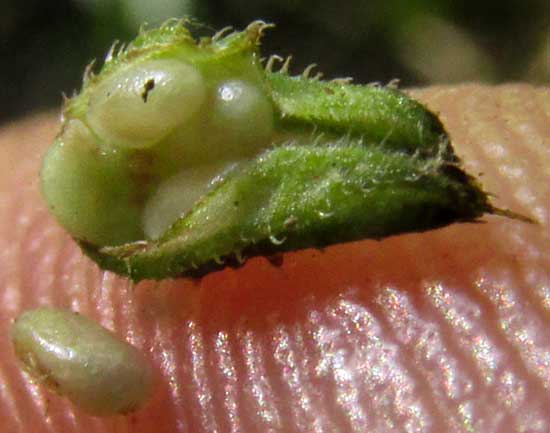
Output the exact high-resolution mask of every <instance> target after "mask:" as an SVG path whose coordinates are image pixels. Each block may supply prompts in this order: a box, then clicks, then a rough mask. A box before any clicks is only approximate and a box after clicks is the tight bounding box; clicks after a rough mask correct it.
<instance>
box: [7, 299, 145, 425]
mask: <svg viewBox="0 0 550 433" xmlns="http://www.w3.org/2000/svg"><path fill="white" fill-rule="evenodd" d="M11 338H12V342H13V346H14V349H15V353H16V355H17V357H18V358H19V360H20V361H21V363H22V365H23V368H24V369H25V370H26V371H27V372H28V373H29V374H30V375H31V377H32V378H34V379H35V380H36V381H37V382H39V383H42V384H44V385H46V386H47V387H48V388H50V389H51V390H53V391H54V392H57V393H58V394H60V395H63V396H66V397H67V398H68V399H69V400H70V401H72V402H73V403H74V404H75V405H77V406H79V407H81V408H82V409H84V410H85V411H86V412H88V413H90V414H92V415H117V414H126V413H129V412H132V411H134V410H136V409H138V408H140V407H141V406H143V405H144V404H145V402H146V401H147V400H148V399H149V397H150V396H151V392H152V388H153V386H152V385H153V374H152V370H151V367H150V365H149V364H148V362H147V361H146V359H145V357H144V356H143V354H142V353H141V352H139V351H138V350H137V349H136V348H134V347H133V346H131V345H129V344H128V343H126V342H125V341H122V340H120V339H119V338H118V337H116V336H115V335H114V334H113V333H111V332H110V331H108V330H107V329H105V328H103V327H101V326H99V325H98V324H96V323H95V322H93V321H91V320H89V319H87V318H85V317H83V316H81V315H79V314H78V313H73V312H71V311H66V310H59V309H51V308H39V309H36V310H32V311H28V312H26V313H24V314H22V315H21V316H20V317H19V318H18V319H17V320H16V321H15V322H14V324H13V326H12V329H11Z"/></svg>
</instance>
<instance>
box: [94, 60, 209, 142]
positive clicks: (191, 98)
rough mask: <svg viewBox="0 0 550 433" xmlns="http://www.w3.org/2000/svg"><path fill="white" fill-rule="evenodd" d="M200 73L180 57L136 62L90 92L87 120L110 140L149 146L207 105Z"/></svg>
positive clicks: (97, 132)
mask: <svg viewBox="0 0 550 433" xmlns="http://www.w3.org/2000/svg"><path fill="white" fill-rule="evenodd" d="M204 94H205V86H204V82H203V78H202V76H201V74H200V72H199V71H198V70H197V69H196V68H195V67H193V66H191V65H189V64H188V63H185V62H181V61H177V60H149V61H145V62H143V63H138V64H134V65H131V66H130V67H128V68H127V69H125V70H123V71H120V72H119V73H117V74H113V75H111V76H110V77H108V78H106V79H105V81H102V82H101V83H100V84H99V85H98V86H97V87H96V88H95V89H94V91H93V92H91V96H90V106H89V109H88V113H87V120H88V122H89V125H90V127H91V128H92V130H93V131H94V132H95V133H96V134H98V135H99V137H100V138H101V139H103V140H104V141H105V142H106V143H108V144H110V145H112V146H119V147H123V148H134V149H135V148H145V147H150V146H152V145H154V144H155V143H157V142H158V141H160V140H161V139H162V138H163V137H164V136H166V135H167V134H168V133H170V132H171V131H173V130H174V129H175V128H176V127H177V126H182V125H184V124H185V121H186V120H187V119H189V118H190V117H191V116H192V115H193V114H194V113H196V112H197V111H198V110H199V108H200V107H201V105H202V103H203V100H204Z"/></svg>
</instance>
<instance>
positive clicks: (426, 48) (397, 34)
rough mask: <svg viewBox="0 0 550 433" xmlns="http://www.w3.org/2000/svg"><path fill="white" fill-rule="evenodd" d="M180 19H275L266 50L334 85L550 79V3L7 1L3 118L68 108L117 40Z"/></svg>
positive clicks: (1, 55) (216, 24) (1, 60)
mask: <svg viewBox="0 0 550 433" xmlns="http://www.w3.org/2000/svg"><path fill="white" fill-rule="evenodd" d="M172 16H192V17H194V18H196V19H197V20H199V21H201V22H203V23H205V24H207V26H205V27H203V28H202V29H199V30H198V31H199V33H200V32H203V33H208V32H211V31H213V30H215V29H220V28H222V27H225V26H227V25H232V26H234V27H236V28H238V29H241V28H243V27H245V26H246V25H247V24H248V23H249V22H250V21H252V20H254V19H258V18H261V19H264V20H265V21H270V22H274V23H276V24H277V28H276V29H274V30H271V31H270V32H269V34H268V36H267V37H266V38H265V44H264V48H263V50H264V52H265V53H266V54H274V53H277V54H280V55H282V56H286V55H289V54H292V55H293V59H294V60H293V63H292V67H291V72H293V73H299V72H301V71H302V70H303V69H304V67H306V66H307V65H308V64H310V63H317V64H318V65H319V70H320V71H322V72H323V73H324V75H325V76H326V77H327V78H333V77H344V76H352V77H353V78H354V79H355V81H356V82H360V83H364V82H373V81H379V82H382V83H385V82H388V81H390V80H391V79H393V78H399V79H400V80H401V83H402V85H404V86H418V85H426V84H434V83H452V82H466V81H482V82H489V83H500V82H507V81H525V82H531V83H536V84H546V85H549V84H550V1H548V0H523V1H522V0H500V1H493V0H488V1H484V0H478V1H475V2H474V1H451V0H447V1H445V0H370V1H369V0H341V1H323V0H316V1H313V0H248V1H247V0H56V1H43V0H2V13H0V41H1V44H0V85H1V89H2V90H1V93H0V94H1V95H2V102H3V103H2V104H1V105H0V122H1V123H3V122H5V121H6V120H9V119H13V118H16V117H19V116H22V115H24V114H27V113H30V112H33V111H39V110H43V109H45V108H51V107H57V106H59V105H60V103H61V93H62V92H64V93H66V94H71V93H72V92H73V91H74V90H75V89H78V88H79V87H80V79H81V76H82V71H83V69H84V67H85V66H86V64H87V63H88V62H89V61H90V60H91V59H93V58H97V59H98V60H100V59H101V58H102V57H103V55H104V53H105V52H106V51H107V49H108V48H109V47H110V45H111V43H112V41H113V40H115V39H118V40H121V41H128V40H130V39H132V37H133V36H134V35H135V33H136V32H137V30H138V29H139V27H140V24H141V23H143V22H148V23H149V24H150V25H156V24H158V23H161V22H162V21H164V19H166V18H168V17H172Z"/></svg>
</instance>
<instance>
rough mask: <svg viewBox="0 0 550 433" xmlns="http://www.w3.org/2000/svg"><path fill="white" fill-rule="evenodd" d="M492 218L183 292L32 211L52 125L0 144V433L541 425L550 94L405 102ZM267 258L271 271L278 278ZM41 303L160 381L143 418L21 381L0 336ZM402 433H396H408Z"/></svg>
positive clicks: (288, 259) (492, 90)
mask: <svg viewBox="0 0 550 433" xmlns="http://www.w3.org/2000/svg"><path fill="white" fill-rule="evenodd" d="M414 94H415V96H417V97H419V98H420V99H421V100H423V101H424V102H426V103H427V104H428V106H429V107H430V108H431V109H432V110H434V111H435V112H438V113H439V114H440V116H441V119H442V121H443V123H444V124H445V126H446V127H447V129H448V130H449V133H450V135H451V137H452V139H453V143H454V146H455V148H456V150H457V153H458V154H459V156H460V157H462V159H463V160H464V163H465V166H466V168H467V169H468V170H469V171H470V172H472V173H479V172H481V173H483V175H482V176H481V181H482V183H483V185H484V187H485V188H486V189H487V190H489V191H491V192H493V193H494V194H495V205H497V206H499V207H504V208H511V209H514V210H516V211H518V212H521V213H523V214H525V215H527V216H530V217H533V218H536V219H537V220H538V221H539V224H537V225H532V224H525V223H522V222H518V221H514V220H510V219H506V218H502V217H497V216H488V217H486V218H484V221H485V223H483V224H454V225H452V226H449V227H446V228H443V229H439V230H434V231H430V232H426V233H420V234H408V235H402V236H395V237H390V238H387V239H385V240H383V241H372V240H371V241H362V242H355V243H349V244H344V245H336V246H333V247H329V248H326V249H325V250H324V251H322V252H321V251H313V250H307V251H302V252H296V253H287V254H285V256H284V260H283V263H282V264H280V262H279V261H277V260H276V258H272V260H271V262H270V261H269V260H267V259H265V258H255V259H252V260H251V261H249V262H248V263H247V264H246V265H245V266H244V267H243V268H241V269H239V270H231V269H228V270H225V271H222V272H216V273H212V274H210V275H208V276H207V277H205V278H203V279H202V280H200V281H198V280H197V281H193V280H188V279H178V280H171V281H163V282H150V281H145V282H142V283H140V284H138V285H135V286H132V285H131V284H130V283H129V282H128V281H126V280H124V279H121V278H119V277H116V276H114V275H113V274H110V273H103V272H101V271H100V270H99V269H98V268H97V266H96V265H95V264H93V263H92V262H91V261H90V260H89V259H87V258H85V257H84V256H83V255H82V253H81V252H80V251H79V249H78V247H77V246H76V244H75V243H74V241H72V240H71V239H70V238H69V236H68V235H67V234H66V233H65V232H64V230H62V229H61V228H60V227H59V226H58V224H57V223H56V222H55V221H54V220H53V218H52V217H51V216H49V214H48V212H47V210H46V207H45V205H44V204H43V202H42V199H41V198H40V193H39V183H38V177H37V173H38V170H39V165H40V158H41V155H42V153H43V152H44V150H45V148H46V146H47V145H48V144H49V143H50V142H51V139H52V138H53V136H54V134H55V132H56V129H57V123H56V120H55V119H54V118H53V117H52V116H39V117H35V118H32V119H27V120H22V121H21V122H18V123H15V124H12V125H6V126H5V127H4V128H3V129H2V131H1V132H0V167H1V168H2V170H0V194H1V197H2V201H1V202H0V251H2V257H3V261H2V267H0V287H2V302H0V314H1V315H2V318H1V320H0V327H1V329H0V336H1V337H0V338H3V339H4V344H3V345H1V346H0V347H1V349H0V350H1V354H0V360H1V361H0V373H1V375H2V376H1V377H2V383H3V387H2V388H1V392H0V399H1V401H2V404H1V405H0V416H1V417H2V419H3V423H4V424H3V425H5V426H6V429H7V431H21V432H31V431H64V432H113V431H117V432H118V431H120V432H145V433H146V432H157V433H159V432H190V431H193V432H211V431H219V432H231V431H246V432H266V431H273V432H297V431H299V432H302V431H304V432H306V431H322V432H328V431H338V430H339V431H352V432H353V431H358V432H361V431H367V430H368V431H373V432H386V431H387V432H389V431H422V432H440V431H447V432H467V431H474V432H508V431H522V429H524V431H535V432H536V431H540V432H543V431H548V429H549V428H550V426H549V425H548V417H547V416H546V409H547V408H548V405H549V403H550V368H549V367H548V366H549V365H550V362H549V361H548V355H547V354H548V353H549V352H550V331H549V329H550V326H548V325H549V324H550V292H549V287H550V275H549V271H548V270H549V269H550V239H549V236H550V235H549V233H550V230H548V227H547V225H548V223H547V218H548V215H549V211H550V204H549V203H550V190H549V188H548V182H549V181H550V172H549V171H548V169H547V165H548V160H549V157H550V155H549V153H548V149H549V148H550V147H549V146H550V143H549V142H548V137H550V126H549V125H550V89H548V88H538V89H535V88H532V87H529V86H525V85H510V86H502V87H483V86H477V85H465V86H460V87H438V88H431V89H424V90H420V91H416V92H414ZM277 264H280V266H277ZM40 305H52V306H56V307H61V308H69V307H70V308H73V309H78V310H79V311H81V312H82V313H83V314H85V315H86V316H88V317H90V318H92V319H94V320H97V321H99V322H100V323H101V324H103V325H105V326H106V327H107V328H109V329H112V330H114V331H115V332H116V333H117V334H119V335H120V336H123V337H127V339H128V340H129V341H130V342H131V343H132V344H134V345H135V346H136V347H138V348H141V349H142V350H143V351H144V352H145V353H146V355H147V357H148V358H149V359H150V360H151V362H152V363H153V365H154V366H155V368H157V369H158V370H159V371H160V376H161V377H160V379H159V382H160V383H159V391H158V392H157V394H156V395H155V396H154V398H153V399H152V400H151V401H150V403H149V404H148V405H147V406H145V407H144V408H143V409H142V410H140V411H138V412H136V413H134V414H133V415H130V416H127V417H116V418H108V419H101V420H98V419H97V418H94V417H91V416H88V415H86V414H85V413H83V412H82V411H81V410H80V409H78V408H75V407H73V406H71V405H70V404H69V403H68V402H67V401H65V400H64V399H61V398H59V397H57V396H55V395H52V394H51V393H49V392H47V391H45V390H43V389H41V388H39V387H37V386H35V385H33V384H31V383H29V382H28V381H27V380H26V378H25V377H24V376H23V375H22V373H21V372H20V370H19V368H18V367H17V364H16V361H15V357H14V354H13V352H12V350H11V345H10V344H9V343H8V340H7V335H8V332H7V330H8V328H9V326H10V323H11V320H12V319H14V318H15V317H17V316H18V315H19V314H20V313H21V312H22V311H24V310H27V309H30V308H35V307H37V306H40ZM407 429H408V430H407Z"/></svg>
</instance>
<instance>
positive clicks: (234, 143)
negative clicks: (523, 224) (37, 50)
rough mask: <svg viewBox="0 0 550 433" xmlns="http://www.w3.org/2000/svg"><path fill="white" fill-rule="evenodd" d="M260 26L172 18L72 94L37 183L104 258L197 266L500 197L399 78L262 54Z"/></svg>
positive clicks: (431, 218) (429, 222) (404, 226)
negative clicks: (206, 33)
mask: <svg viewBox="0 0 550 433" xmlns="http://www.w3.org/2000/svg"><path fill="white" fill-rule="evenodd" d="M266 27H267V26H266V25H265V24H264V23H261V22H255V23H252V24H251V25H250V26H249V27H248V28H247V29H245V30H244V31H242V32H233V33H231V34H229V35H228V36H225V37H223V36H222V35H221V34H217V35H215V36H214V37H213V38H210V39H202V40H200V41H195V40H193V39H192V38H191V36H190V34H189V32H188V31H187V29H186V28H185V25H184V24H183V23H182V22H178V21H170V22H168V23H167V24H165V25H164V26H162V27H161V28H159V29H154V30H151V31H146V32H142V33H141V34H140V35H139V36H138V37H137V39H136V40H135V41H134V42H133V43H131V44H130V46H129V47H128V48H126V49H125V50H123V51H121V52H120V53H117V54H116V55H110V56H109V58H108V60H107V61H106V63H105V65H104V67H103V69H102V71H101V72H100V73H99V74H98V75H97V76H94V75H90V76H89V77H88V78H87V80H86V81H85V84H84V87H83V90H82V92H81V93H80V94H79V95H77V96H75V97H74V98H73V99H71V100H69V101H68V103H67V105H66V108H65V111H64V114H65V120H64V128H63V130H62V132H61V133H60V135H59V137H58V139H57V141H56V144H54V146H53V147H52V149H51V150H50V152H49V153H48V155H47V156H46V159H45V162H44V166H43V171H42V179H43V190H44V194H45V196H46V199H47V201H48V204H49V206H50V209H51V210H52V212H53V213H54V214H55V215H56V216H57V218H58V219H59V221H60V222H61V223H62V224H63V225H64V226H65V227H66V228H67V230H69V232H70V233H71V234H72V235H73V236H74V237H75V239H77V240H78V241H79V243H80V245H81V246H82V247H83V249H84V250H85V251H86V252H87V253H88V254H89V255H90V256H91V257H93V258H94V259H95V260H96V261H97V262H98V263H99V264H100V265H101V266H102V267H104V268H106V269H111V270H113V271H115V272H118V273H121V274H125V275H128V276H130V277H131V278H132V279H134V280H141V279H144V278H157V279H161V278H166V277H176V276H180V275H200V274H204V273H205V272H208V271H210V270H212V269H216V268H219V267H221V266H223V265H224V264H225V263H228V262H229V263H232V262H235V261H237V262H241V261H242V259H243V257H245V256H246V255H249V254H268V253H273V252H277V251H284V250H291V249H299V248H307V247H315V246H325V245H329V244H332V243H337V242H344V241H348V240H355V239H361V238H367V237H369V238H381V237H384V236H389V235H393V234H397V233H403V232H409V231H421V230H427V229H430V228H434V227H439V226H442V225H445V224H449V223H452V222H454V221H473V220H475V219H476V218H478V217H480V216H481V215H482V214H483V213H486V212H496V210H495V209H494V208H493V207H492V206H491V205H490V204H489V202H488V200H487V196H486V194H485V193H483V192H482V190H481V189H480V188H479V186H478V185H477V184H476V182H475V181H474V180H473V179H472V178H471V177H470V176H468V175H467V174H466V173H464V172H463V171H462V169H461V168H460V165H459V164H460V161H459V159H458V158H457V157H456V155H455V154H454V152H453V150H452V147H451V145H450V143H449V141H448V137H447V135H446V133H445V130H444V128H443V126H442V124H441V122H440V121H439V120H438V118H437V117H436V116H435V115H434V114H433V113H431V112H429V111H428V110H427V109H426V108H425V107H424V106H422V105H421V104H420V103H418V102H416V101H414V100H412V99H410V98H409V97H407V96H406V95H405V94H404V93H402V92H400V91H398V90H395V89H392V88H381V87H375V86H358V85H350V84H348V83H346V82H344V81H342V80H336V81H332V82H326V81H319V80H318V79H316V78H308V77H307V74H304V75H303V76H298V77H292V76H289V75H288V74H287V73H286V70H282V71H279V72H272V71H271V66H272V65H271V62H269V67H268V68H267V70H264V69H263V67H262V66H261V64H260V54H259V42H260V37H261V35H262V32H263V30H264V29H265V28H266ZM284 69H286V67H285V68H284ZM93 197H97V198H96V199H93ZM125 209H126V210H127V212H124V210H125ZM164 215H175V217H167V218H164Z"/></svg>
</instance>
